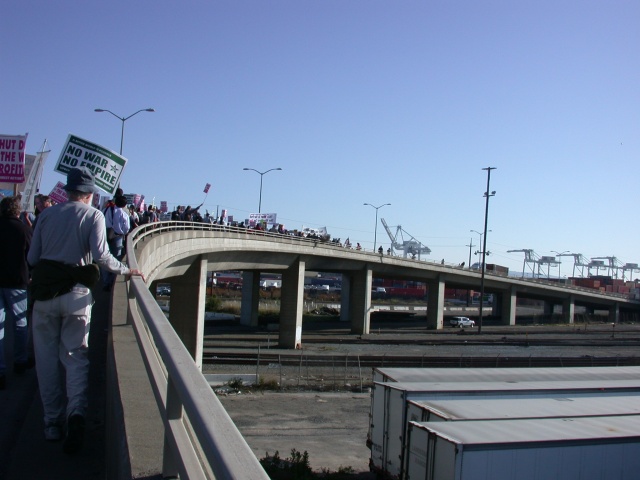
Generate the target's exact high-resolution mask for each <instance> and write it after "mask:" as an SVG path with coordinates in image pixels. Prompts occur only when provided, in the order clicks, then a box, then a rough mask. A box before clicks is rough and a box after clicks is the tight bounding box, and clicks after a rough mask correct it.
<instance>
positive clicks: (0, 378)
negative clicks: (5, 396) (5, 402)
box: [0, 375, 7, 390]
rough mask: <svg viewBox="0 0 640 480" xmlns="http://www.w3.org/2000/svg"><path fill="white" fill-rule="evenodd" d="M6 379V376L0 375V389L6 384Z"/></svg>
mask: <svg viewBox="0 0 640 480" xmlns="http://www.w3.org/2000/svg"><path fill="white" fill-rule="evenodd" d="M6 381H7V380H6V377H5V376H4V375H0V390H4V389H5V387H6V386H7V384H6Z"/></svg>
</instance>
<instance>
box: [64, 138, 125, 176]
mask: <svg viewBox="0 0 640 480" xmlns="http://www.w3.org/2000/svg"><path fill="white" fill-rule="evenodd" d="M83 153H84V156H83V155H82V154H83ZM60 163H61V164H62V165H68V166H70V167H87V168H88V169H89V170H91V171H92V172H93V174H94V175H95V176H96V178H97V179H100V180H102V181H103V182H106V183H108V184H110V185H115V184H116V181H117V180H118V176H117V173H118V166H117V165H115V164H113V163H112V162H109V161H108V160H107V159H106V158H103V157H101V156H100V155H97V154H95V153H93V152H89V151H83V150H82V149H81V148H75V147H74V146H73V145H69V147H68V148H67V151H66V152H65V154H64V155H63V157H62V160H61V162H60ZM107 168H109V169H110V170H111V172H109V171H107Z"/></svg>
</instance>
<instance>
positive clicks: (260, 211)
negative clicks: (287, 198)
mask: <svg viewBox="0 0 640 480" xmlns="http://www.w3.org/2000/svg"><path fill="white" fill-rule="evenodd" d="M243 170H252V171H254V172H256V173H257V174H259V175H260V200H259V201H258V213H262V177H263V176H264V174H265V173H269V172H272V171H274V170H282V169H281V168H280V167H278V168H270V169H269V170H267V171H266V172H259V171H258V170H256V169H255V168H243Z"/></svg>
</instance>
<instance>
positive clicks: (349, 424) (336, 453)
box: [218, 391, 374, 479]
mask: <svg viewBox="0 0 640 480" xmlns="http://www.w3.org/2000/svg"><path fill="white" fill-rule="evenodd" d="M218 397H219V398H220V401H221V402H222V404H223V405H224V407H225V408H226V410H227V412H228V413H229V415H230V416H231V418H232V419H233V421H234V422H235V424H236V425H237V426H238V429H239V430H240V432H241V433H242V435H243V436H244V438H245V439H246V440H247V443H248V444H249V446H250V447H251V449H252V450H253V451H254V452H255V454H256V457H258V458H263V457H264V456H265V455H266V454H267V453H269V454H270V455H273V454H274V453H275V452H276V451H278V452H279V455H280V457H281V458H286V457H289V456H290V455H291V450H292V449H295V450H297V451H299V452H301V453H303V452H304V451H307V452H308V453H309V461H310V464H311V468H312V469H313V470H315V471H320V470H321V469H323V468H324V469H329V470H331V471H337V470H338V469H339V468H340V467H351V468H352V469H353V470H354V471H355V472H357V473H360V474H365V473H366V474H367V475H366V476H365V475H361V477H360V478H363V479H364V478H374V477H373V476H370V475H368V473H369V456H370V453H371V452H370V450H369V449H368V448H367V446H366V444H365V442H366V439H367V429H368V425H369V407H370V404H371V400H370V396H369V394H368V393H366V394H362V393H355V394H354V393H350V392H341V393H326V392H325V393H319V392H290V393H279V392H264V393H249V392H246V391H245V392H243V393H240V394H230V395H225V394H219V395H218Z"/></svg>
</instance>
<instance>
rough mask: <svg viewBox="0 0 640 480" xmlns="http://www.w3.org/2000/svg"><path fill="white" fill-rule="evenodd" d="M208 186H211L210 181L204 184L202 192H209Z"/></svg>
mask: <svg viewBox="0 0 640 480" xmlns="http://www.w3.org/2000/svg"><path fill="white" fill-rule="evenodd" d="M210 188H211V184H210V183H207V184H206V185H205V186H204V193H209V189H210Z"/></svg>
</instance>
